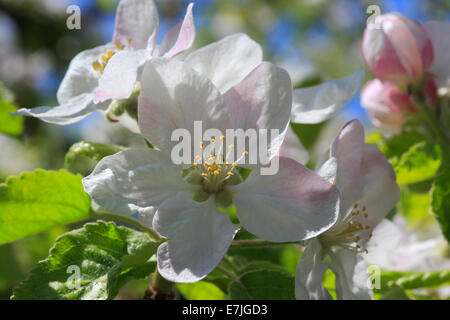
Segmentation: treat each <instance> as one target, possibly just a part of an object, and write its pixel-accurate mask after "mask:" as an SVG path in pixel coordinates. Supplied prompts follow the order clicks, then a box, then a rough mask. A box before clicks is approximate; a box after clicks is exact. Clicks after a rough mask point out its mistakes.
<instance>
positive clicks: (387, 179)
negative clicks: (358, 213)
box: [358, 144, 400, 226]
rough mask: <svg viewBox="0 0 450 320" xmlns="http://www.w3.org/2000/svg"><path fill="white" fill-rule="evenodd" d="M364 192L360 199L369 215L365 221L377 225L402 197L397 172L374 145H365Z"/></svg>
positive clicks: (363, 166) (359, 201)
mask: <svg viewBox="0 0 450 320" xmlns="http://www.w3.org/2000/svg"><path fill="white" fill-rule="evenodd" d="M361 173H362V179H361V180H362V183H363V185H364V187H363V194H362V197H361V199H359V200H358V203H360V205H364V206H366V212H367V214H368V215H369V217H368V218H367V220H365V223H367V224H368V225H371V226H376V225H377V224H378V223H379V222H380V221H381V220H382V219H383V218H384V217H385V216H386V215H387V214H388V213H389V211H391V209H392V208H394V207H395V205H396V203H397V202H398V200H399V198H400V189H399V187H398V185H397V183H396V181H395V173H394V170H393V169H392V166H391V165H390V163H389V162H388V161H387V159H386V157H385V155H384V154H383V153H382V152H381V151H380V150H378V148H377V147H376V146H374V145H370V144H366V145H365V146H364V156H363V161H362V170H361Z"/></svg>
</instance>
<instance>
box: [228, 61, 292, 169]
mask: <svg viewBox="0 0 450 320" xmlns="http://www.w3.org/2000/svg"><path fill="white" fill-rule="evenodd" d="M224 98H225V102H226V104H227V108H228V110H229V112H230V120H231V128H234V129H244V130H247V129H249V128H253V129H257V130H259V129H267V130H268V131H267V136H268V139H267V147H268V150H267V155H268V156H267V158H268V159H269V160H270V159H271V158H272V157H273V156H275V155H276V154H277V153H278V150H279V148H280V146H281V143H282V141H283V139H284V136H285V134H286V130H287V128H288V126H289V118H290V115H291V107H292V85H291V80H290V78H289V74H288V73H287V72H286V71H285V70H284V69H281V68H278V67H276V66H275V65H273V64H271V63H269V62H263V63H261V64H260V65H259V66H258V67H256V68H255V69H254V70H253V71H252V72H251V73H250V74H249V75H248V76H247V77H246V78H245V79H244V80H243V81H242V82H240V83H239V84H238V85H236V86H234V87H233V88H231V89H230V90H228V91H227V92H226V93H225V94H224ZM273 129H274V130H278V133H277V134H275V135H272V131H271V130H273Z"/></svg>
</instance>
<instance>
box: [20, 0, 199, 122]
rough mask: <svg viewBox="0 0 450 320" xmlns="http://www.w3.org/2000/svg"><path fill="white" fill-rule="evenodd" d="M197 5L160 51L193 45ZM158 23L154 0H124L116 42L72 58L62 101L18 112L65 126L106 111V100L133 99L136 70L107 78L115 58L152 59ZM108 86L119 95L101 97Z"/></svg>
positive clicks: (125, 64) (131, 63) (126, 63)
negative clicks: (52, 105)
mask: <svg viewBox="0 0 450 320" xmlns="http://www.w3.org/2000/svg"><path fill="white" fill-rule="evenodd" d="M192 5H193V4H190V5H189V6H188V8H187V12H186V16H185V18H184V20H183V22H182V23H181V24H178V25H177V26H175V27H174V28H172V29H171V30H169V32H168V33H167V35H166V36H165V38H164V39H163V43H162V45H161V46H160V47H158V48H159V49H158V52H159V54H163V55H170V56H173V55H175V54H177V53H179V52H181V51H183V50H186V49H188V48H189V47H190V46H191V45H192V42H193V39H194V37H195V28H194V24H193V17H192ZM158 26H159V17H158V9H157V7H156V5H155V3H154V2H153V1H152V0H122V1H120V3H119V5H118V8H117V13H116V21H115V26H114V34H113V39H112V42H110V43H107V44H105V45H102V46H98V47H95V48H93V49H89V50H85V51H82V52H80V53H79V54H77V55H76V56H75V57H74V58H73V60H72V61H71V63H70V65H69V68H68V70H67V72H66V75H65V76H64V78H63V80H62V82H61V84H60V87H59V89H58V92H57V99H58V102H59V104H60V105H59V106H57V107H47V106H41V107H36V108H33V109H20V110H18V111H17V112H16V113H15V114H16V115H23V116H32V117H36V118H39V119H41V120H43V121H45V122H49V123H55V124H60V125H65V124H71V123H74V122H77V121H79V120H81V119H83V118H85V117H87V116H88V115H90V114H91V113H93V112H94V111H96V110H101V111H105V110H106V109H107V108H108V105H109V101H105V100H109V99H110V98H112V99H118V98H128V97H129V96H130V95H131V93H132V92H133V90H134V88H135V81H136V76H137V75H136V72H135V73H133V72H131V73H130V72H124V73H123V74H122V76H121V77H118V78H116V79H115V80H116V81H112V80H111V78H109V77H108V75H109V73H110V71H109V70H110V69H114V68H115V67H117V64H116V62H113V60H116V59H113V58H114V57H115V56H121V55H125V56H127V57H128V59H125V60H121V61H120V69H121V70H124V69H129V70H134V67H136V66H139V65H141V64H142V63H143V62H145V61H146V60H147V59H148V58H149V56H150V54H151V53H152V52H153V49H154V48H155V47H156V40H157V30H158ZM110 64H112V65H110ZM136 71H137V68H136ZM111 82H113V84H111ZM116 83H117V85H116ZM124 84H128V86H124ZM107 85H114V89H115V95H113V96H110V97H108V99H99V98H98V97H99V96H101V95H102V90H103V89H102V88H103V87H104V86H107ZM100 100H101V101H100ZM98 102H101V103H98ZM96 103H98V104H96Z"/></svg>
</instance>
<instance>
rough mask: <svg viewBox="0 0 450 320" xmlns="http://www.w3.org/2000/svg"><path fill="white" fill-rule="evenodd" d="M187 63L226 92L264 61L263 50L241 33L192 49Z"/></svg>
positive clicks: (186, 60)
mask: <svg viewBox="0 0 450 320" xmlns="http://www.w3.org/2000/svg"><path fill="white" fill-rule="evenodd" d="M185 62H186V63H187V64H188V65H189V66H190V67H191V68H193V69H194V70H196V71H197V72H199V73H201V74H203V75H204V76H205V77H207V78H209V79H210V80H211V81H212V82H213V83H214V85H215V86H216V87H217V88H218V89H219V90H220V92H222V93H223V92H226V91H227V90H229V89H230V88H232V87H233V86H235V85H236V84H238V83H239V82H241V81H242V80H243V79H244V78H245V77H246V76H247V75H248V74H249V73H250V72H251V71H252V70H253V69H254V68H255V67H256V66H258V65H259V64H260V63H261V62H262V49H261V47H260V46H259V44H257V43H256V42H255V41H253V40H252V39H250V38H249V37H248V36H247V35H245V34H240V33H239V34H234V35H231V36H228V37H225V38H223V39H222V40H220V41H218V42H214V43H212V44H210V45H207V46H205V47H203V48H201V49H198V50H196V51H194V52H192V53H191V54H190V55H189V56H187V57H186V59H185Z"/></svg>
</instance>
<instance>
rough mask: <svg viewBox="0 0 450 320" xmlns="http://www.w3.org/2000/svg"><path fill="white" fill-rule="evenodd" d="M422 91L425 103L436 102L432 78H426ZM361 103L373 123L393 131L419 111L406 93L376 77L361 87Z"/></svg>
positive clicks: (431, 104) (431, 105)
mask: <svg viewBox="0 0 450 320" xmlns="http://www.w3.org/2000/svg"><path fill="white" fill-rule="evenodd" d="M424 93H425V96H426V102H427V105H428V106H430V107H434V106H435V105H436V102H437V86H436V83H435V81H434V79H433V78H431V77H430V78H428V81H427V84H426V85H425V88H424ZM361 105H362V106H363V107H364V108H365V109H366V110H367V113H368V114H369V118H370V120H371V121H372V123H373V124H374V125H376V126H377V127H380V128H386V129H390V130H393V131H399V130H400V129H401V127H402V126H403V124H404V123H405V122H406V121H407V120H408V118H409V117H410V116H411V114H414V113H417V112H419V111H420V109H419V108H418V107H417V106H416V105H414V103H413V101H412V100H411V98H410V97H409V96H408V95H407V94H406V93H404V92H403V91H401V90H400V89H399V88H397V87H396V86H394V85H392V84H390V83H388V82H384V83H383V82H381V81H380V80H378V79H374V80H371V81H369V82H367V84H366V85H365V86H364V88H363V89H362V92H361Z"/></svg>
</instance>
